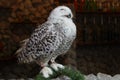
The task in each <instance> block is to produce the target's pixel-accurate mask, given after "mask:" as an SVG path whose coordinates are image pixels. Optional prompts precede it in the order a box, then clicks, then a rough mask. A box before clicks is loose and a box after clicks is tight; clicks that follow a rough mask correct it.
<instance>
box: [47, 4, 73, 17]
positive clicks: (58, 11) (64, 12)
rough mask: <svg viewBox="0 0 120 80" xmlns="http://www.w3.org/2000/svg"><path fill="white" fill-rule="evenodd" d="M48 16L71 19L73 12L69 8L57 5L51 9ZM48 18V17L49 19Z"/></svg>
mask: <svg viewBox="0 0 120 80" xmlns="http://www.w3.org/2000/svg"><path fill="white" fill-rule="evenodd" d="M49 18H68V19H72V18H73V14H72V11H71V9H70V8H68V7H66V6H58V7H56V8H55V9H53V10H52V11H51V13H50V15H49ZM49 18H48V19H49Z"/></svg>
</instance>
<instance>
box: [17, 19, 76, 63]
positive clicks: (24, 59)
mask: <svg viewBox="0 0 120 80" xmlns="http://www.w3.org/2000/svg"><path fill="white" fill-rule="evenodd" d="M61 22H62V24H63V25H64V22H63V21H61ZM63 25H61V23H54V24H51V23H49V22H46V23H44V24H42V25H41V26H40V27H38V28H37V29H35V31H34V32H33V34H32V35H31V37H30V38H29V39H26V40H24V41H23V44H22V46H21V48H20V49H19V50H18V51H17V52H16V53H17V56H18V60H19V62H21V63H29V62H32V61H41V62H46V61H48V60H50V59H51V58H52V57H57V56H58V55H60V54H62V53H66V52H67V51H68V49H69V48H70V46H71V44H72V41H73V40H74V39H75V35H73V37H72V39H69V38H68V37H67V36H66V35H65V31H64V30H63V29H62V27H64V26H63Z"/></svg>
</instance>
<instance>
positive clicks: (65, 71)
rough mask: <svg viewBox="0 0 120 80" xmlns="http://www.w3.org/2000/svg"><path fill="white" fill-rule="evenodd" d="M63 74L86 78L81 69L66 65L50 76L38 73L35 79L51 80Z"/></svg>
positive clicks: (76, 79)
mask: <svg viewBox="0 0 120 80" xmlns="http://www.w3.org/2000/svg"><path fill="white" fill-rule="evenodd" d="M61 75H65V76H68V77H69V78H71V79H72V80H85V78H84V75H83V74H81V73H80V72H79V71H77V70H74V69H71V68H69V67H65V69H60V70H59V71H54V73H53V75H51V76H50V77H49V78H44V77H43V76H42V75H41V74H38V75H37V76H36V77H35V80H51V79H54V78H57V77H59V76H61Z"/></svg>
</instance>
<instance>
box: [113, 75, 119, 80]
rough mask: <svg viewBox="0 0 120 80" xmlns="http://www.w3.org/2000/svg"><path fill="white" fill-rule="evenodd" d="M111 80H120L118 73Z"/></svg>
mask: <svg viewBox="0 0 120 80" xmlns="http://www.w3.org/2000/svg"><path fill="white" fill-rule="evenodd" d="M112 80H120V74H116V75H114V76H113V77H112Z"/></svg>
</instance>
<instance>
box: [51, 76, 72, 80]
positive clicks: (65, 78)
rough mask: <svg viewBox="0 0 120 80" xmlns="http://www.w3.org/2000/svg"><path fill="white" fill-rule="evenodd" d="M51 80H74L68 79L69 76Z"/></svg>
mask: <svg viewBox="0 0 120 80" xmlns="http://www.w3.org/2000/svg"><path fill="white" fill-rule="evenodd" d="M51 80H72V79H71V78H69V77H67V76H60V77H58V78H55V79H51Z"/></svg>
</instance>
